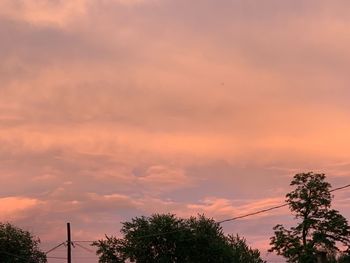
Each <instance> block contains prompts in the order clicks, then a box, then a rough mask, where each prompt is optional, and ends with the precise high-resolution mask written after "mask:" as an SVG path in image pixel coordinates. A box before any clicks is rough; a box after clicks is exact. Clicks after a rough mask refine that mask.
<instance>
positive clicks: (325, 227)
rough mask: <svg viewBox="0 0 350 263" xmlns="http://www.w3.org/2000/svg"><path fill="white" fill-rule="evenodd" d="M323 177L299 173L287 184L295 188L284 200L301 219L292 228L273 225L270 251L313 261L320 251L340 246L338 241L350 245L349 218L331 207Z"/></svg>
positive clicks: (300, 261)
mask: <svg viewBox="0 0 350 263" xmlns="http://www.w3.org/2000/svg"><path fill="white" fill-rule="evenodd" d="M325 178H326V177H325V175H324V174H315V173H312V172H310V173H301V174H297V175H295V176H294V178H293V180H292V182H291V184H290V185H291V186H294V187H295V190H293V191H292V192H290V193H288V194H287V195H286V198H287V199H286V202H287V203H288V204H289V208H290V210H291V211H292V213H293V214H294V215H295V218H296V219H299V220H300V221H299V223H298V224H297V225H296V226H295V227H292V228H291V229H285V228H284V226H283V225H276V226H275V227H274V231H275V235H274V236H273V237H272V238H271V243H270V244H271V245H272V247H271V249H270V251H271V252H272V251H275V252H277V254H278V255H282V256H284V257H285V258H287V259H288V262H298V263H314V262H317V255H318V254H319V252H321V251H323V252H326V253H327V254H328V255H330V256H331V255H334V254H335V253H336V252H337V251H338V250H339V249H338V248H337V244H336V243H337V242H340V243H342V244H343V245H345V246H347V247H348V246H349V245H350V239H349V238H350V228H349V226H348V222H347V220H346V219H345V218H344V217H343V216H342V215H341V214H339V212H338V211H336V210H334V209H331V201H332V198H333V197H332V195H331V193H330V187H331V185H330V184H329V183H328V182H326V181H325Z"/></svg>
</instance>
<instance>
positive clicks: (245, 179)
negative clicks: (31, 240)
mask: <svg viewBox="0 0 350 263" xmlns="http://www.w3.org/2000/svg"><path fill="white" fill-rule="evenodd" d="M349 8H350V3H349V2H348V1H345V0H344V1H332V2H330V1H325V0H324V1H323V0H310V1H301V0H287V1H273V0H268V1H250V0H249V1H243V0H241V1H238V0H216V1H214V0H201V1H199V0H193V1H188V0H176V1H175V0H75V1H68V0H67V1H66V0H62V1H53V0H18V1H13V0H3V1H1V2H0V34H1V36H2V37H1V41H0V58H1V63H0V83H1V87H0V145H1V146H0V158H1V159H0V185H2V186H5V187H2V189H1V191H0V210H1V213H0V214H1V215H0V220H2V221H4V220H11V221H12V222H14V223H16V224H18V225H20V226H22V227H25V228H28V229H30V230H31V231H33V232H35V233H36V234H38V235H40V237H41V239H42V241H43V247H49V246H50V245H54V244H56V243H60V242H62V240H64V238H65V237H64V235H65V230H64V227H65V222H67V221H70V222H71V223H72V227H73V229H74V234H75V238H76V239H95V238H98V237H102V236H103V234H105V233H107V234H117V233H118V231H119V228H120V223H119V222H120V221H124V220H129V219H130V218H131V217H133V216H137V215H149V214H151V213H154V212H174V213H177V214H178V215H180V216H189V215H193V214H196V213H206V214H207V215H208V216H212V217H214V218H216V219H218V220H220V219H224V218H227V217H232V216H235V215H237V214H240V213H244V212H251V211H254V210H255V209H260V208H266V207H269V206H272V205H275V204H279V203H280V201H281V200H283V196H284V195H285V193H286V192H287V191H288V190H289V188H288V183H289V181H290V178H291V177H292V176H293V175H294V174H295V173H296V172H302V171H309V170H313V171H320V172H324V173H326V174H327V175H328V178H329V181H330V182H331V183H332V184H333V185H334V186H339V185H342V184H345V183H349V180H350V172H349V167H350V136H349V134H350V107H349V100H350V89H349V86H350V85H349V84H350V78H349V76H348V75H349V74H348V69H349V68H350V35H349V33H348V31H349V27H350V17H349V15H348V10H349ZM349 198H350V195H349V194H348V193H347V192H346V191H345V192H342V193H339V194H337V196H336V208H337V209H339V210H340V211H341V212H342V213H343V214H344V215H346V216H347V217H348V218H349V217H350V207H349V206H348V205H347V200H348V199H349ZM280 222H287V223H288V222H289V223H290V222H291V218H290V217H289V216H288V211H287V210H283V209H282V210H281V211H276V212H273V213H269V214H266V215H265V216H259V217H257V218H251V219H247V220H244V221H243V220H242V222H238V223H229V224H227V225H225V231H227V233H229V232H233V233H235V232H238V233H239V234H241V235H243V236H245V237H246V238H247V239H248V242H250V244H252V245H254V246H256V247H259V248H262V249H263V250H264V249H265V248H266V246H267V243H268V238H269V237H270V236H271V235H272V227H273V226H274V224H276V223H280ZM263 256H264V257H265V256H266V253H265V252H264V251H263ZM268 257H273V256H271V255H268ZM92 262H94V261H92Z"/></svg>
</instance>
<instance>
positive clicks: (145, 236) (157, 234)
mask: <svg viewBox="0 0 350 263" xmlns="http://www.w3.org/2000/svg"><path fill="white" fill-rule="evenodd" d="M348 187H350V184H347V185H344V186H341V187H337V188H334V189H332V190H330V192H335V191H339V190H342V189H345V188H348ZM285 206H288V204H287V203H285V204H280V205H276V206H273V207H269V208H265V209H261V210H258V211H255V212H252V213H248V214H243V215H240V216H236V217H232V218H228V219H224V220H221V221H217V223H218V224H222V223H226V222H230V221H235V220H237V219H242V218H246V217H249V216H253V215H257V214H262V213H265V212H268V211H272V210H275V209H279V208H282V207H285ZM180 231H182V230H181V229H177V230H173V231H168V232H162V233H155V234H149V235H144V236H138V237H137V238H147V237H154V236H162V235H167V234H172V233H177V232H180ZM81 242H90V243H92V242H94V241H81Z"/></svg>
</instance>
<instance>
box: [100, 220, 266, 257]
mask: <svg viewBox="0 0 350 263" xmlns="http://www.w3.org/2000/svg"><path fill="white" fill-rule="evenodd" d="M121 233H122V234H123V236H124V237H123V238H120V239H118V238H116V237H106V240H99V241H97V242H95V243H94V246H97V247H98V251H97V254H98V255H99V257H100V261H99V262H100V263H119V262H126V261H127V260H129V261H131V262H137V263H151V262H152V263H172V262H181V263H202V262H208V263H210V262H215V263H220V262H225V263H230V262H231V263H241V262H242V263H243V262H244V263H263V262H264V261H263V260H262V259H261V258H260V253H259V251H258V250H253V249H251V248H250V247H248V245H247V244H246V241H245V240H244V239H241V238H239V237H238V236H225V235H224V233H223V230H222V228H221V226H220V225H219V224H218V223H216V222H215V221H214V220H213V219H209V218H206V217H205V216H203V215H200V216H198V217H191V218H189V219H182V218H177V217H176V216H175V215H172V214H155V215H152V216H151V217H136V218H133V219H132V220H131V221H130V222H125V223H123V227H122V229H121Z"/></svg>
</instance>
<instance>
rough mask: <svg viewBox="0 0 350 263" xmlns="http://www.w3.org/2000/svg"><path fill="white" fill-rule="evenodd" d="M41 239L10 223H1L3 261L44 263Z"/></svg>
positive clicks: (0, 253) (0, 246) (0, 248)
mask: <svg viewBox="0 0 350 263" xmlns="http://www.w3.org/2000/svg"><path fill="white" fill-rule="evenodd" d="M39 243H40V240H39V239H36V238H34V237H33V236H32V235H31V233H29V232H28V231H25V230H22V229H20V228H18V227H15V226H13V225H11V224H9V223H6V224H3V223H0V259H1V260H0V261H1V263H44V262H47V261H46V255H45V253H43V252H41V251H40V250H39Z"/></svg>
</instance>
